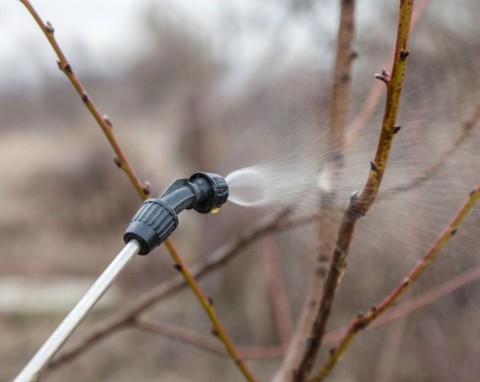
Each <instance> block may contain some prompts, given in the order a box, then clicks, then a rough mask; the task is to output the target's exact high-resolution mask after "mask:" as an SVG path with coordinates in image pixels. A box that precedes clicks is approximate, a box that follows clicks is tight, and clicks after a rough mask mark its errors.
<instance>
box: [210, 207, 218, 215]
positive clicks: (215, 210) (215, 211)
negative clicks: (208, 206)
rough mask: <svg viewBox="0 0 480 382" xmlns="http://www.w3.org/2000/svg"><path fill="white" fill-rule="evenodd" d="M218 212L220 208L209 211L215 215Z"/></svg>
mask: <svg viewBox="0 0 480 382" xmlns="http://www.w3.org/2000/svg"><path fill="white" fill-rule="evenodd" d="M218 211H220V207H217V208H214V209H213V210H211V211H210V212H211V213H212V214H216V213H217V212H218Z"/></svg>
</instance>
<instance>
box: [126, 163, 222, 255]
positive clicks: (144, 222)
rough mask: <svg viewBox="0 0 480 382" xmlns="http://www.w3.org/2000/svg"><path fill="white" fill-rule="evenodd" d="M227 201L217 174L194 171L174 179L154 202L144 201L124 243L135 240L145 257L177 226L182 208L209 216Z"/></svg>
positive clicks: (129, 227)
mask: <svg viewBox="0 0 480 382" xmlns="http://www.w3.org/2000/svg"><path fill="white" fill-rule="evenodd" d="M227 199H228V185H227V182H226V181H225V179H224V178H223V177H221V176H220V175H217V174H211V173H205V172H197V173H195V174H193V175H192V176H191V177H190V178H189V179H178V180H176V181H175V182H173V183H172V184H171V185H170V187H168V188H167V189H166V190H165V192H164V193H163V194H162V195H161V196H160V198H158V199H148V200H146V201H145V202H144V203H143V205H142V207H140V209H139V210H138V211H137V213H136V214H135V216H134V217H133V219H132V221H131V222H130V225H129V226H128V228H127V230H126V231H125V234H124V235H123V239H124V241H125V243H128V242H129V241H130V240H132V239H135V240H137V241H138V242H139V243H140V245H141V247H142V249H141V251H140V255H146V254H148V253H149V252H150V251H151V250H152V249H153V248H155V247H157V246H158V245H160V244H161V243H162V242H163V241H164V240H165V239H166V238H167V237H168V236H169V235H170V234H171V233H172V232H173V231H174V230H175V228H177V225H178V217H177V215H178V214H179V213H180V212H182V211H183V210H185V209H194V210H195V211H197V212H200V213H209V212H211V211H212V210H214V209H217V208H220V207H221V206H222V205H223V204H224V203H225V202H226V201H227Z"/></svg>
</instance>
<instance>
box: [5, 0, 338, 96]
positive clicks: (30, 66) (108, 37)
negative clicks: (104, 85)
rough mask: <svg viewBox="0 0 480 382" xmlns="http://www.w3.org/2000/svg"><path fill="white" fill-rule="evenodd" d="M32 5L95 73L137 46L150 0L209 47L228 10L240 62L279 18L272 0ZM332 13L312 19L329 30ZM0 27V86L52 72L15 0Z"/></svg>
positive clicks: (298, 42) (300, 35) (117, 64)
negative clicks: (317, 19) (236, 23)
mask: <svg viewBox="0 0 480 382" xmlns="http://www.w3.org/2000/svg"><path fill="white" fill-rule="evenodd" d="M32 3H33V5H34V6H35V7H36V9H37V11H38V13H39V14H40V16H41V17H42V19H43V20H45V21H47V20H48V21H50V22H51V23H52V25H53V26H54V28H55V30H56V38H57V40H58V41H59V43H60V45H61V47H62V48H63V49H64V50H65V52H66V54H67V57H69V59H70V61H71V62H72V66H74V67H75V68H77V70H78V69H79V68H80V69H82V70H85V69H88V68H94V69H95V71H96V72H99V71H101V70H103V71H106V70H107V69H108V70H111V69H112V63H113V67H114V68H115V69H116V70H121V69H122V67H125V66H128V64H129V62H130V60H131V59H132V58H133V57H135V55H136V54H138V53H139V52H141V51H142V49H145V42H144V39H141V38H140V37H141V36H142V35H143V33H144V32H145V28H144V27H143V26H142V25H141V21H142V16H144V15H145V13H146V12H147V11H148V10H149V9H151V8H150V7H151V4H155V6H156V7H157V8H158V10H159V11H160V12H162V13H163V14H165V15H166V16H168V17H169V18H170V19H173V20H178V22H179V23H182V27H184V28H189V29H192V30H193V31H194V33H195V34H197V35H198V34H200V35H203V36H204V37H205V38H206V39H208V40H209V41H210V42H211V43H213V45H215V42H216V41H217V40H221V39H222V38H224V37H225V36H224V34H223V32H222V28H225V15H228V14H229V13H230V14H231V20H232V24H235V22H238V21H239V20H240V23H239V24H238V25H229V28H230V32H231V33H232V34H233V35H234V38H235V39H236V44H238V46H235V47H234V48H233V49H234V51H235V52H236V54H238V53H239V52H242V54H243V56H242V55H240V56H239V57H235V60H233V61H234V62H235V63H236V64H237V65H242V63H243V65H244V66H245V63H246V62H251V61H252V59H254V58H255V56H256V55H258V54H257V53H258V52H259V51H262V52H263V51H265V49H268V48H269V46H268V44H269V41H268V40H267V41H266V39H269V38H271V32H272V29H273V28H274V27H272V26H271V25H267V23H265V20H268V21H269V22H271V24H272V25H274V24H275V21H276V20H280V19H281V18H282V17H283V15H282V11H281V10H280V8H279V7H278V6H277V5H276V4H281V2H280V3H276V2H275V1H264V2H261V3H258V2H256V1H247V0H229V1H228V2H227V3H225V0H208V1H207V0H175V1H173V0H115V1H111V0H41V1H40V0H33V1H32ZM326 4H327V5H328V4H329V3H328V2H327V3H326ZM227 7H228V9H227ZM335 13H336V12H335V9H334V8H333V7H331V6H327V7H326V10H325V11H324V12H320V15H321V16H322V15H323V16H322V20H320V22H321V25H322V27H323V28H325V29H326V30H328V29H330V30H331V31H332V32H333V31H334V30H335V24H336V21H337V20H336V15H335ZM219 14H222V15H223V19H221V20H220V18H219V17H218V15H219ZM252 15H254V17H252ZM255 18H256V19H257V21H258V25H253V26H252V25H249V26H248V27H245V26H244V25H242V24H241V20H242V19H243V20H246V19H248V20H250V21H252V19H253V23H254V22H255ZM222 23H223V24H222ZM232 28H233V32H232ZM235 28H237V30H235ZM302 28H303V29H302ZM0 30H1V33H0V47H1V49H0V87H2V88H3V89H5V88H8V87H11V86H14V85H15V84H16V83H23V84H31V83H36V82H38V81H39V79H40V78H42V76H44V74H45V72H46V73H50V74H51V73H54V72H55V71H56V66H55V59H56V58H55V56H54V54H53V51H52V50H51V48H50V47H49V46H48V43H47V41H46V39H45V37H44V36H43V35H42V33H41V32H40V30H39V29H38V27H37V25H36V24H35V23H34V21H33V19H32V18H31V17H30V16H29V14H28V12H27V11H26V9H25V8H24V7H23V5H22V4H21V3H20V2H19V1H18V0H1V2H0ZM282 33H287V35H286V36H288V41H289V42H295V43H292V44H291V46H293V47H297V48H298V47H301V46H302V44H304V43H305V41H304V40H305V39H306V37H305V35H306V33H305V28H304V27H302V26H300V27H299V26H298V25H297V27H296V28H295V27H291V28H290V29H289V31H287V32H285V30H283V31H282ZM262 35H263V40H262ZM223 53H224V54H228V52H223ZM285 54H287V52H285ZM246 66H248V65H246Z"/></svg>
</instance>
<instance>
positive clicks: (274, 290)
mask: <svg viewBox="0 0 480 382" xmlns="http://www.w3.org/2000/svg"><path fill="white" fill-rule="evenodd" d="M263 249H264V250H263V257H264V262H265V273H266V277H267V282H268V285H269V289H270V296H271V300H272V306H273V314H274V318H275V324H276V327H277V332H278V334H279V337H280V341H281V344H282V345H283V346H285V347H287V346H288V343H289V342H290V340H291V338H292V333H293V322H292V314H291V311H290V304H289V302H288V296H287V291H286V288H285V283H284V279H283V276H282V270H281V267H280V259H279V256H278V250H277V246H276V243H275V239H274V238H273V237H272V236H266V237H265V238H264V239H263Z"/></svg>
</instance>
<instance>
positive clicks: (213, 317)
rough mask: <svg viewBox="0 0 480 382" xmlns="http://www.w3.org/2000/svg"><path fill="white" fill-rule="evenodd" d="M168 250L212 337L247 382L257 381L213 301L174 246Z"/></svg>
mask: <svg viewBox="0 0 480 382" xmlns="http://www.w3.org/2000/svg"><path fill="white" fill-rule="evenodd" d="M170 245H171V244H170ZM169 249H170V252H171V254H172V257H173V259H174V261H175V268H176V269H177V270H178V271H180V272H181V273H182V276H183V277H184V278H185V281H186V283H187V284H188V286H189V287H190V289H191V290H192V291H193V293H194V294H195V296H196V297H197V299H198V300H199V301H200V304H201V305H202V307H203V309H204V310H205V312H206V313H207V315H208V317H209V318H210V321H211V322H212V325H213V329H212V333H214V335H215V336H217V337H218V338H219V339H220V341H222V342H223V345H224V346H225V349H226V351H227V353H228V354H229V355H230V357H231V358H232V359H233V360H234V361H235V365H236V366H237V367H238V368H239V370H240V371H241V373H242V374H243V376H244V377H245V378H246V379H247V381H249V382H255V381H257V378H256V377H255V376H254V375H253V372H252V371H251V370H250V368H249V367H248V366H247V364H246V363H245V361H244V360H243V358H242V357H241V355H240V353H239V352H238V351H237V349H236V348H235V346H234V344H233V342H232V340H231V339H230V337H229V336H228V334H227V331H226V330H225V328H224V327H223V325H222V323H221V322H220V319H219V318H218V316H217V314H216V312H215V307H214V305H213V299H212V298H211V297H207V296H206V295H205V294H204V293H203V292H202V290H201V289H200V286H199V285H198V282H197V280H196V279H195V276H194V275H193V274H192V273H191V272H190V270H189V269H188V268H187V266H186V264H185V262H184V261H183V259H182V257H181V256H180V254H179V253H178V251H177V250H176V248H175V247H174V246H171V247H170V248H169Z"/></svg>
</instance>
